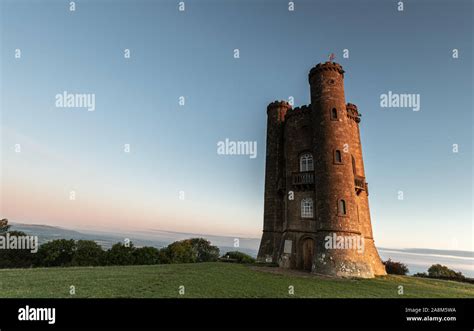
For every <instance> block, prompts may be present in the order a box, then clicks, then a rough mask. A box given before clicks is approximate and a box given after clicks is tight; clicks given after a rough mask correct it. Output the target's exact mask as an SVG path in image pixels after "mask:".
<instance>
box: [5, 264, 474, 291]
mask: <svg viewBox="0 0 474 331" xmlns="http://www.w3.org/2000/svg"><path fill="white" fill-rule="evenodd" d="M71 285H74V286H75V290H76V294H75V295H74V296H71V295H70V294H69V291H70V286H71ZM399 285H402V286H403V290H404V294H403V295H398V286H399ZM180 286H184V288H185V294H184V295H179V293H178V289H179V287H180ZM289 286H293V287H294V295H289V293H288V289H289ZM0 297H1V298H68V297H81V298H119V297H120V298H176V297H185V298H289V297H298V298H400V297H404V298H407V297H411V298H421V297H424V298H455V297H456V298H469V297H470V298H473V297H474V285H471V284H466V283H458V282H452V281H443V280H432V279H423V278H415V277H405V276H386V277H378V278H375V279H333V278H326V277H319V276H314V275H310V274H304V273H301V272H299V273H298V272H296V273H291V272H280V271H279V269H276V268H269V267H250V266H245V265H239V264H230V263H218V262H216V263H196V264H172V265H169V264H168V265H153V266H117V267H72V268H38V269H3V270H0Z"/></svg>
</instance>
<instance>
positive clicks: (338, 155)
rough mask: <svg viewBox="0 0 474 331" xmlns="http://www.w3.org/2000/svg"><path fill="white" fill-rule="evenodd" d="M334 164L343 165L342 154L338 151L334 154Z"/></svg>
mask: <svg viewBox="0 0 474 331" xmlns="http://www.w3.org/2000/svg"><path fill="white" fill-rule="evenodd" d="M334 162H335V163H342V153H341V151H340V150H338V149H336V151H335V152H334Z"/></svg>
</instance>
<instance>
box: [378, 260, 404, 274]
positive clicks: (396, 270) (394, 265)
mask: <svg viewBox="0 0 474 331" xmlns="http://www.w3.org/2000/svg"><path fill="white" fill-rule="evenodd" d="M383 264H384V265H385V270H386V271H387V274H392V275H406V274H407V273H408V267H407V266H406V265H405V264H403V263H401V262H395V261H392V260H391V259H388V260H387V261H385V262H383Z"/></svg>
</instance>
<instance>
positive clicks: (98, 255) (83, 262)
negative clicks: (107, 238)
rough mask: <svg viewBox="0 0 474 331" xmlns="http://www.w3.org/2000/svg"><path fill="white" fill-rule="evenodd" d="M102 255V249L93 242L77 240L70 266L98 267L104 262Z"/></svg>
mask: <svg viewBox="0 0 474 331" xmlns="http://www.w3.org/2000/svg"><path fill="white" fill-rule="evenodd" d="M104 254H105V252H104V251H103V250H102V247H101V246H100V245H99V244H97V243H96V242H95V241H92V240H78V241H77V243H76V251H75V253H74V256H73V258H72V262H71V264H72V265H75V266H98V265H101V264H102V263H103V262H104V261H103V260H104Z"/></svg>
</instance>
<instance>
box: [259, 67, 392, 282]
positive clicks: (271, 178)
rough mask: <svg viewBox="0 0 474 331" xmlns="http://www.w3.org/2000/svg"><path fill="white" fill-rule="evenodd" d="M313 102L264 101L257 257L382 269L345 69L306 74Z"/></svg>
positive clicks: (342, 272) (339, 270)
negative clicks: (261, 212)
mask: <svg viewBox="0 0 474 331" xmlns="http://www.w3.org/2000/svg"><path fill="white" fill-rule="evenodd" d="M309 84H310V91H311V104H310V105H309V106H302V107H297V108H294V109H293V108H292V107H291V106H290V104H288V103H287V102H285V101H275V102H272V103H271V104H269V105H268V107H267V153H266V166H265V204H264V227H263V236H262V241H261V244H260V249H259V252H258V260H259V261H262V262H273V263H278V264H279V265H280V267H283V268H291V269H304V270H308V271H311V272H313V273H319V274H325V275H331V276H341V277H365V278H368V277H374V276H375V275H385V274H386V273H385V267H384V266H383V264H382V262H381V260H380V257H379V255H378V253H377V250H376V248H375V245H374V239H373V236H372V225H371V220H370V211H369V202H368V194H369V192H368V184H367V182H366V178H365V172H364V163H363V159H362V147H361V142H360V134H359V123H360V114H359V111H358V109H357V106H356V105H354V104H351V103H348V104H346V102H345V96H344V70H343V69H342V66H341V65H339V64H337V63H334V62H326V63H321V64H318V65H317V66H316V67H314V68H313V69H311V71H310V73H309Z"/></svg>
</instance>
